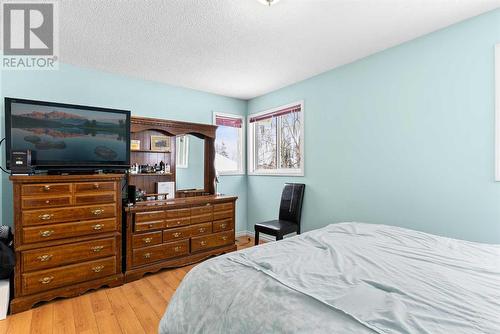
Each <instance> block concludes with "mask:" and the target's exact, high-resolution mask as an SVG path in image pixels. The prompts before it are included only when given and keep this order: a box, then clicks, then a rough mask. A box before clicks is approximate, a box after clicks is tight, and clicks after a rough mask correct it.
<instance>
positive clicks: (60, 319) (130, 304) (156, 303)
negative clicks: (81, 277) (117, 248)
mask: <svg viewBox="0 0 500 334" xmlns="http://www.w3.org/2000/svg"><path fill="white" fill-rule="evenodd" d="M236 244H237V246H238V249H244V248H247V247H251V246H253V239H252V238H248V237H240V238H237V241H236ZM194 266H195V265H191V266H187V267H182V268H178V269H172V270H163V271H160V272H158V273H156V274H151V275H147V276H145V277H143V278H142V279H140V280H137V281H135V282H131V283H127V284H124V285H122V286H119V287H116V288H111V289H109V288H103V289H99V290H97V291H91V292H88V293H86V294H84V295H81V296H79V297H75V298H67V299H59V300H55V301H52V302H48V303H45V304H43V305H40V306H38V307H36V308H33V309H31V310H28V311H26V312H22V313H17V314H14V315H9V316H7V319H5V320H0V334H5V333H9V334H28V333H29V334H31V333H38V334H76V333H85V334H87V333H88V334H90V333H92V334H94V333H99V334H104V333H105V334H115V333H116V334H119V333H123V334H128V333H132V334H143V333H144V334H150V333H157V328H158V324H159V322H160V319H161V317H162V316H163V313H164V312H165V309H166V307H167V305H168V302H169V300H170V298H171V297H172V295H173V294H174V292H175V289H177V286H179V283H180V282H181V281H182V279H183V277H184V275H186V273H188V272H189V270H191V268H193V267H194Z"/></svg>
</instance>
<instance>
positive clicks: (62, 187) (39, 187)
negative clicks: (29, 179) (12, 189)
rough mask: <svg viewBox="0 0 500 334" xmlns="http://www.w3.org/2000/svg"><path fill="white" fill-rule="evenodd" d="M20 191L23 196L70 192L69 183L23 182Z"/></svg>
mask: <svg viewBox="0 0 500 334" xmlns="http://www.w3.org/2000/svg"><path fill="white" fill-rule="evenodd" d="M21 193H22V195H23V196H36V195H62V194H71V183H44V184H25V185H23V186H22V187H21Z"/></svg>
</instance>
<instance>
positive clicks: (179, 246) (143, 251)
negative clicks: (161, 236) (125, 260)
mask: <svg viewBox="0 0 500 334" xmlns="http://www.w3.org/2000/svg"><path fill="white" fill-rule="evenodd" d="M132 252H133V255H132V263H133V264H134V266H140V265H143V264H148V263H151V262H156V261H161V260H165V259H169V258H173V257H178V256H182V255H186V254H188V253H189V240H182V241H177V242H170V243H167V244H161V245H156V246H151V247H144V248H140V249H134V250H133V251H132Z"/></svg>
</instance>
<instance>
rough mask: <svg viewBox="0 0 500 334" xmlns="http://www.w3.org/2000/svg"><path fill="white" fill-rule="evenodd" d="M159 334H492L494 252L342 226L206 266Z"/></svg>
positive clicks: (499, 299) (496, 328)
mask: <svg viewBox="0 0 500 334" xmlns="http://www.w3.org/2000/svg"><path fill="white" fill-rule="evenodd" d="M159 331H160V333H356V334H363V333H422V334H424V333H445V334H455V333H456V334H459V333H467V334H474V333H491V334H499V333H500V246H498V245H485V244H479V243H472V242H466V241H460V240H454V239H449V238H444V237H438V236H434V235H431V234H426V233H422V232H416V231H412V230H408V229H403V228H397V227H390V226H384V225H372V224H360V223H342V224H333V225H329V226H327V227H325V228H322V229H319V230H315V231H312V232H308V233H305V234H302V235H300V236H297V237H294V238H289V239H285V240H283V241H279V242H271V243H267V244H265V245H261V246H259V247H252V248H248V249H245V250H242V251H239V252H235V253H230V254H227V255H224V256H220V257H217V258H214V259H211V260H208V261H206V262H204V263H202V264H200V265H198V266H196V267H195V268H193V269H192V270H191V271H190V272H189V273H188V274H187V275H186V277H185V278H184V280H183V282H182V283H181V285H180V286H179V288H178V289H177V291H176V293H175V295H174V296H173V298H172V300H171V302H170V304H169V306H168V309H167V311H166V313H165V315H164V316H163V318H162V320H161V322H160V328H159Z"/></svg>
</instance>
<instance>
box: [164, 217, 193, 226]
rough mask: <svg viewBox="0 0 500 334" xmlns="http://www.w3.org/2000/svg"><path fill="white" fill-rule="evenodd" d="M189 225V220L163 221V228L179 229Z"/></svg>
mask: <svg viewBox="0 0 500 334" xmlns="http://www.w3.org/2000/svg"><path fill="white" fill-rule="evenodd" d="M189 224H191V218H189V217H187V218H176V219H167V220H165V227H167V228H168V227H179V226H185V225H189Z"/></svg>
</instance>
